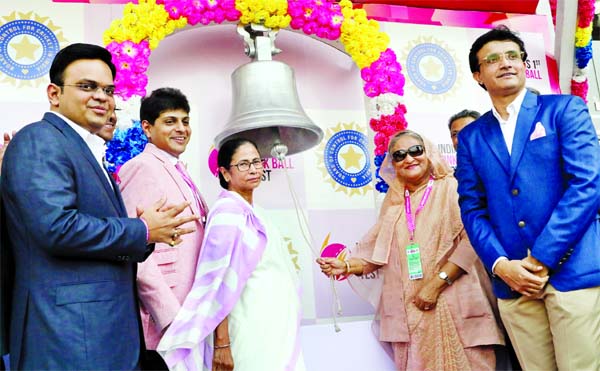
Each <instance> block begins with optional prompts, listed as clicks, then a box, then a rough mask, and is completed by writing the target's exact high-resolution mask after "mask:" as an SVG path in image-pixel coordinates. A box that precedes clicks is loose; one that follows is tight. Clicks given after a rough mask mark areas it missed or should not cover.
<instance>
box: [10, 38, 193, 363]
mask: <svg viewBox="0 0 600 371" xmlns="http://www.w3.org/2000/svg"><path fill="white" fill-rule="evenodd" d="M114 75H115V67H114V65H113V64H112V62H111V55H110V53H109V52H108V51H107V50H106V49H104V48H101V47H99V46H96V45H90V44H73V45H70V46H68V47H66V48H64V49H63V50H61V51H60V52H59V53H58V54H57V55H56V57H55V59H54V61H53V63H52V66H51V68H50V81H51V82H50V84H49V85H48V87H47V96H48V100H49V102H50V112H47V113H46V114H45V115H44V117H43V119H42V120H41V121H39V122H36V123H33V124H30V125H28V126H26V127H25V128H23V129H21V130H20V131H19V132H18V133H17V134H16V135H15V137H14V138H13V139H12V141H11V143H10V144H9V146H8V148H7V150H6V153H5V156H4V163H3V171H2V174H3V175H2V179H1V182H2V184H1V186H2V203H3V207H4V213H5V216H6V220H5V221H4V223H3V227H5V228H6V229H5V232H6V231H8V236H7V237H8V244H9V247H10V248H11V250H12V252H13V255H14V267H15V274H14V285H13V295H12V299H13V303H12V310H11V323H10V357H11V362H10V363H11V368H13V369H38V370H39V369H52V370H58V369H70V370H100V369H104V370H107V369H110V370H128V369H129V370H132V369H136V368H137V367H138V362H139V356H140V351H141V346H142V345H141V338H140V322H139V315H138V304H137V299H136V287H135V275H136V264H137V262H141V261H143V260H144V259H145V258H146V257H147V256H148V255H149V254H150V253H151V252H152V250H153V243H154V242H164V243H169V244H171V245H172V246H175V245H176V244H178V243H180V242H181V238H180V236H181V235H182V234H185V233H189V232H191V231H192V230H190V229H185V228H178V226H180V225H181V224H183V223H186V222H189V221H191V220H195V219H196V218H195V217H179V216H178V214H179V213H180V212H181V211H182V210H183V209H184V208H185V207H187V206H188V205H187V204H181V205H170V206H165V205H164V200H159V201H158V202H157V203H155V204H154V205H153V206H152V207H151V208H148V209H146V210H138V218H128V217H127V212H126V210H125V207H124V205H123V201H122V199H121V195H120V193H119V188H118V186H117V185H116V184H115V183H114V181H112V179H111V178H110V177H109V176H108V173H107V172H106V171H105V170H104V169H103V167H102V155H103V154H104V146H103V143H104V141H103V140H102V139H101V138H99V137H97V136H96V135H95V134H96V133H97V132H98V131H99V130H100V129H101V128H102V127H103V126H104V124H105V123H106V122H107V120H108V119H109V116H110V115H111V114H112V112H113V110H114V104H115V103H114V98H113V93H114V85H113V79H114Z"/></svg>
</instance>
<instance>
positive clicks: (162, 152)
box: [146, 142, 179, 165]
mask: <svg viewBox="0 0 600 371" xmlns="http://www.w3.org/2000/svg"><path fill="white" fill-rule="evenodd" d="M146 145H147V146H152V147H154V148H156V150H157V151H159V152H160V155H161V156H163V157H164V158H165V159H166V160H168V161H169V162H170V163H171V164H173V165H177V163H178V162H179V159H178V158H177V157H175V156H173V155H172V154H170V153H169V152H167V151H165V150H163V149H161V148H158V147H157V146H156V145H155V144H153V143H152V142H148V144H146Z"/></svg>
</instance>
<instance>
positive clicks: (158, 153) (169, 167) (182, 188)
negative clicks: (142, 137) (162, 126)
mask: <svg viewBox="0 0 600 371" xmlns="http://www.w3.org/2000/svg"><path fill="white" fill-rule="evenodd" d="M146 149H147V150H148V151H149V152H150V153H151V154H152V155H153V156H154V157H156V158H157V159H158V160H159V161H161V163H162V166H163V167H164V169H165V170H166V171H167V172H168V173H169V175H170V176H171V178H172V179H173V181H174V182H175V184H177V188H179V192H181V194H182V195H183V198H184V199H185V200H186V201H189V202H190V207H191V210H192V214H195V215H200V210H199V209H198V204H197V202H196V199H195V198H194V197H193V195H192V192H193V190H192V189H191V188H190V187H189V186H188V184H187V183H186V182H185V180H183V178H182V177H181V174H179V171H178V170H177V169H176V168H175V165H173V164H172V163H171V161H169V159H168V158H166V157H164V155H163V154H162V150H160V149H158V148H157V147H156V146H155V145H154V144H152V143H148V144H146ZM190 195H192V198H191V199H190V197H189V196H190Z"/></svg>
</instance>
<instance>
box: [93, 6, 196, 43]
mask: <svg viewBox="0 0 600 371" xmlns="http://www.w3.org/2000/svg"><path fill="white" fill-rule="evenodd" d="M186 24H187V19H185V18H182V19H178V20H172V19H170V18H169V13H167V11H166V10H165V8H164V6H163V5H162V4H161V5H157V4H156V1H155V0H140V1H139V3H138V4H137V5H136V4H132V3H128V4H127V5H125V8H124V11H123V18H121V19H120V20H119V19H117V20H115V21H113V22H112V23H111V25H110V27H109V28H108V30H106V31H105V32H104V35H103V37H102V40H103V41H104V43H105V44H109V43H111V42H112V41H116V42H123V41H125V40H131V41H133V42H135V43H139V42H140V41H142V40H146V39H148V41H149V44H150V47H151V48H152V49H153V48H156V47H157V46H158V43H159V42H160V40H162V39H163V38H164V37H165V36H166V35H168V34H170V33H172V32H173V31H174V30H175V28H180V27H183V26H185V25H186Z"/></svg>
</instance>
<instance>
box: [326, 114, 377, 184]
mask: <svg viewBox="0 0 600 371" xmlns="http://www.w3.org/2000/svg"><path fill="white" fill-rule="evenodd" d="M342 126H343V128H342ZM355 126H356V125H355V124H354V123H351V124H342V123H340V124H338V125H337V126H336V127H335V128H333V129H329V130H328V133H327V138H326V139H327V140H326V141H325V144H321V146H320V147H319V150H318V151H317V156H320V154H321V153H322V154H323V163H322V164H321V165H320V166H319V167H320V168H321V170H322V172H323V175H324V177H325V179H326V180H330V182H331V183H332V185H333V186H334V188H336V191H342V192H345V193H348V194H349V195H351V196H352V195H354V194H364V193H365V192H366V191H367V190H369V189H372V187H371V184H370V183H371V168H370V163H371V161H370V156H369V150H368V146H367V136H366V135H365V134H364V133H363V132H361V131H358V130H356V129H357V127H355Z"/></svg>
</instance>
